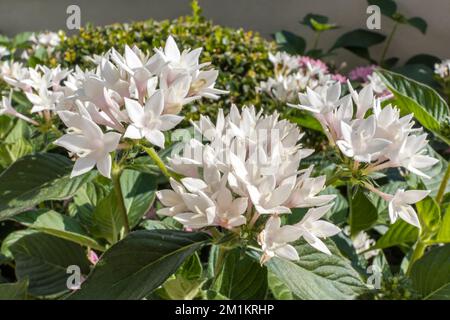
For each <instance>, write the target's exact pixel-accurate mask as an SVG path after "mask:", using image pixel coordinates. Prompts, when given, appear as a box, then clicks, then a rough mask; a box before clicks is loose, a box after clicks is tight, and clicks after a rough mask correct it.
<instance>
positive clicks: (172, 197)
mask: <svg viewBox="0 0 450 320" xmlns="http://www.w3.org/2000/svg"><path fill="white" fill-rule="evenodd" d="M169 181H170V186H171V187H172V190H169V189H167V190H160V191H157V192H156V196H157V197H158V199H159V201H161V203H162V204H163V205H164V206H165V208H161V209H159V210H158V211H157V213H158V214H160V215H163V216H169V217H173V216H176V215H177V214H179V213H182V212H185V211H186V210H187V206H186V205H185V203H184V202H183V198H182V197H181V195H182V194H183V193H185V192H186V190H185V189H184V187H183V186H182V185H181V184H180V183H178V182H177V181H175V179H173V178H170V180H169Z"/></svg>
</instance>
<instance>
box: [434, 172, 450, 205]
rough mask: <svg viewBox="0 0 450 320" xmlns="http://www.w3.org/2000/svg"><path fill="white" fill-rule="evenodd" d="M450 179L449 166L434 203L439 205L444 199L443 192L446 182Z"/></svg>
mask: <svg viewBox="0 0 450 320" xmlns="http://www.w3.org/2000/svg"><path fill="white" fill-rule="evenodd" d="M449 179H450V165H448V166H447V170H446V171H445V174H444V178H443V179H442V181H441V184H440V185H439V190H438V193H437V195H436V202H437V203H438V204H441V202H442V199H444V194H445V190H446V189H447V184H448V180H449Z"/></svg>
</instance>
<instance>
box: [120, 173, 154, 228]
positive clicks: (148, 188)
mask: <svg viewBox="0 0 450 320" xmlns="http://www.w3.org/2000/svg"><path fill="white" fill-rule="evenodd" d="M120 185H121V187H122V194H123V198H124V203H125V207H126V209H127V213H128V219H129V222H130V227H131V228H133V227H135V226H136V225H137V224H138V223H139V221H140V220H141V219H142V217H143V216H144V215H145V214H146V213H147V212H148V211H149V209H150V208H151V206H152V204H153V202H154V200H155V190H156V176H152V175H149V174H146V173H142V172H138V171H134V170H124V171H123V173H122V175H121V177H120Z"/></svg>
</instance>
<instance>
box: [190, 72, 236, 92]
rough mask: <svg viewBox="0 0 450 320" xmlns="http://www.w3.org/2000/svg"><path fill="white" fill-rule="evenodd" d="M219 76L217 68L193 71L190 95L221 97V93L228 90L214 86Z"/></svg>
mask: <svg viewBox="0 0 450 320" xmlns="http://www.w3.org/2000/svg"><path fill="white" fill-rule="evenodd" d="M218 76H219V72H218V71H217V70H206V71H199V70H196V71H194V72H193V73H192V80H191V84H190V88H189V95H190V96H201V97H205V98H209V99H219V96H218V95H219V94H226V93H228V91H225V90H220V89H217V88H214V85H215V84H216V80H217V77H218Z"/></svg>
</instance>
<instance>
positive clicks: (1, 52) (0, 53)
mask: <svg viewBox="0 0 450 320" xmlns="http://www.w3.org/2000/svg"><path fill="white" fill-rule="evenodd" d="M9 54H10V52H9V50H8V48H6V47H5V46H0V59H1V58H3V57H5V56H8V55H9Z"/></svg>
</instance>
